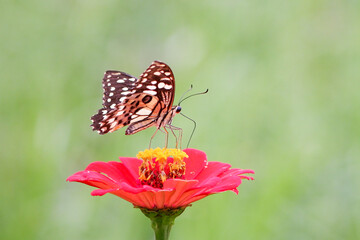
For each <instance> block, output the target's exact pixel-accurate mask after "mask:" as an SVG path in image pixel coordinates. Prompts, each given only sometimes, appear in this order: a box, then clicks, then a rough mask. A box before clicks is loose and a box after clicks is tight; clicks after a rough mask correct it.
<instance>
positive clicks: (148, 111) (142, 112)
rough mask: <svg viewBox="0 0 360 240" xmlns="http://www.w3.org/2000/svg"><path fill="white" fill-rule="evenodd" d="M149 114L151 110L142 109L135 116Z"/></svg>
mask: <svg viewBox="0 0 360 240" xmlns="http://www.w3.org/2000/svg"><path fill="white" fill-rule="evenodd" d="M150 113H151V110H149V109H147V108H142V109H140V110H139V111H137V112H136V114H139V115H146V116H148V115H149V114H150Z"/></svg>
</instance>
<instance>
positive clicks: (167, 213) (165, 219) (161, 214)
mask: <svg viewBox="0 0 360 240" xmlns="http://www.w3.org/2000/svg"><path fill="white" fill-rule="evenodd" d="M140 210H141V211H142V212H143V213H144V214H145V216H147V217H148V218H150V220H151V226H152V228H153V229H154V232H155V239H156V240H168V239H169V236H170V230H171V227H172V225H173V224H174V221H175V218H176V217H177V216H179V215H180V214H182V213H183V212H184V210H185V207H182V208H175V209H170V208H168V209H158V210H152V209H146V208H140Z"/></svg>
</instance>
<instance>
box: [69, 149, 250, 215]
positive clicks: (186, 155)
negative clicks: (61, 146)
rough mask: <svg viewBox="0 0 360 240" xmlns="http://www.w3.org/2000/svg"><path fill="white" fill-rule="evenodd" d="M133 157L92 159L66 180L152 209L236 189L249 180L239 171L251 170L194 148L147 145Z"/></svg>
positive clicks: (169, 206) (186, 204) (172, 206)
mask: <svg viewBox="0 0 360 240" xmlns="http://www.w3.org/2000/svg"><path fill="white" fill-rule="evenodd" d="M137 157H138V158H128V157H120V161H121V162H93V163H91V164H90V165H89V166H88V167H87V168H86V169H85V170H84V171H80V172H77V173H75V174H74V175H72V176H70V177H69V178H68V179H67V180H68V181H70V182H81V183H85V184H87V185H90V186H93V187H97V188H99V189H96V190H94V191H93V192H92V193H91V195H93V196H102V195H104V194H106V193H112V194H114V195H116V196H119V197H121V198H123V199H125V200H126V201H129V202H131V203H132V204H134V206H136V207H140V208H146V209H153V210H156V209H165V208H170V209H175V208H181V207H186V206H188V205H190V204H191V203H192V202H195V201H197V200H200V199H202V198H204V197H206V196H208V195H210V194H214V193H218V192H224V191H228V190H230V191H233V192H235V193H238V190H237V187H238V186H239V185H240V184H241V181H242V179H248V180H249V179H251V180H253V177H249V176H245V175H243V174H244V173H254V171H253V170H244V169H237V168H233V169H230V167H231V166H230V165H229V164H227V163H222V162H207V158H206V154H205V153H204V152H202V151H200V150H196V149H185V150H184V151H181V150H179V149H160V148H157V149H147V150H145V151H144V152H139V154H138V155H137ZM139 158H141V159H143V160H140V159H139Z"/></svg>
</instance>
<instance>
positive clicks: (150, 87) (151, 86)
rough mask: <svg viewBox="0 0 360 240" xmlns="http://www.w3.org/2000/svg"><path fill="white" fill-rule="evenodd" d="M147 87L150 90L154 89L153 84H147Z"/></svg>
mask: <svg viewBox="0 0 360 240" xmlns="http://www.w3.org/2000/svg"><path fill="white" fill-rule="evenodd" d="M146 88H147V89H150V90H155V89H156V86H153V85H149V86H146Z"/></svg>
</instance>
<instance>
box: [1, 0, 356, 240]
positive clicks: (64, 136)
mask: <svg viewBox="0 0 360 240" xmlns="http://www.w3.org/2000/svg"><path fill="white" fill-rule="evenodd" d="M359 23H360V3H359V1H351V0H349V1H344V0H328V1H325V0H317V1H314V0H301V1H300V0H298V1H277V0H274V1H236V0H233V1H230V0H223V1H218V0H207V1H159V0H154V1H138V0H135V1H119V0H106V1H99V0H73V1H56V0H55V1H45V0H30V1H6V0H5V1H2V3H1V9H0V35H1V37H0V82H1V86H0V100H1V105H0V108H1V109H0V110H1V113H0V121H1V122H0V123H1V124H0V144H1V152H0V157H1V166H0V184H1V193H0V195H1V196H0V211H1V212H0V233H1V237H0V238H1V239H4V240H5V239H36V240H42V239H53V240H58V239H59V240H60V239H76V240H77V239H86V240H96V239H108V240H111V239H114V240H119V239H125V240H126V239H153V232H152V229H151V227H150V222H149V220H148V219H147V218H145V217H144V216H143V215H142V213H141V212H140V211H139V210H137V209H133V207H132V205H131V204H129V203H127V202H125V201H124V200H122V199H120V198H117V197H115V196H113V195H106V196H103V197H91V196H90V192H91V190H92V188H91V187H89V186H85V185H81V184H76V183H67V182H65V179H66V178H67V177H68V176H69V175H71V174H73V173H75V172H76V171H79V170H82V169H84V168H85V167H86V166H87V165H88V164H89V163H90V162H93V161H110V160H116V159H117V158H118V156H135V154H136V153H137V152H138V151H140V150H143V149H145V148H147V146H148V142H149V138H150V136H151V135H152V133H153V131H154V129H149V130H146V131H143V132H141V133H138V134H136V135H133V136H125V135H124V130H123V129H122V130H119V131H117V132H115V133H112V134H108V135H105V136H100V135H98V134H97V133H96V132H92V131H91V128H90V127H89V125H90V124H91V122H90V120H89V118H90V116H91V115H93V114H94V113H95V112H96V111H97V109H98V108H100V106H101V98H102V89H101V79H102V75H103V72H104V71H105V70H108V69H117V70H123V71H126V72H128V73H130V74H132V75H134V76H139V75H140V74H141V73H142V71H144V70H145V69H146V68H147V66H148V65H150V63H151V62H152V61H153V60H162V61H164V62H166V63H168V64H169V65H170V66H171V67H172V69H173V71H174V73H175V78H176V84H177V85H176V97H175V101H177V100H178V98H179V96H180V95H181V94H182V93H183V92H184V91H185V90H186V89H188V88H189V86H190V84H193V85H194V92H197V91H203V90H205V89H206V88H209V89H210V91H209V93H208V94H207V95H203V96H198V97H194V98H192V99H189V100H187V101H185V102H184V103H183V104H182V107H183V113H185V114H187V115H188V116H190V117H191V118H193V119H195V120H196V121H197V124H198V127H197V129H196V132H195V135H194V137H193V139H192V142H191V147H194V148H198V149H201V150H203V151H205V152H206V153H207V154H208V159H209V160H210V161H225V162H228V163H230V164H232V165H233V166H234V167H239V168H250V169H254V170H255V172H256V175H255V177H256V180H255V181H252V182H250V181H244V182H243V184H242V185H241V186H240V188H239V190H240V193H239V195H238V196H236V195H235V194H233V193H231V192H226V193H222V194H218V195H213V196H210V197H208V198H206V199H203V200H201V201H199V202H196V203H194V204H193V206H192V207H190V208H188V209H187V210H186V211H185V212H184V213H183V215H181V216H180V217H179V218H177V220H176V224H175V226H174V228H173V231H172V235H171V239H173V240H177V239H178V240H179V239H211V240H212V239H214V240H215V239H216V240H217V239H230V240H231V239H248V240H252V239H254V240H258V239H360V177H359V171H360V111H359V110H360V79H359V76H360V27H359ZM174 121H175V125H177V126H180V127H182V128H183V129H184V132H185V133H184V134H185V136H184V143H186V141H187V139H188V137H189V134H190V132H191V130H192V124H191V122H189V121H188V120H186V119H185V118H182V117H181V116H177V118H176V119H175V120H174ZM163 144H164V136H163V135H161V134H159V135H157V137H156V140H155V145H158V146H163Z"/></svg>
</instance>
